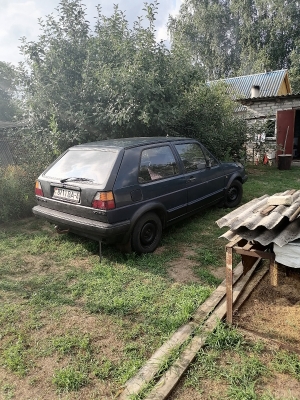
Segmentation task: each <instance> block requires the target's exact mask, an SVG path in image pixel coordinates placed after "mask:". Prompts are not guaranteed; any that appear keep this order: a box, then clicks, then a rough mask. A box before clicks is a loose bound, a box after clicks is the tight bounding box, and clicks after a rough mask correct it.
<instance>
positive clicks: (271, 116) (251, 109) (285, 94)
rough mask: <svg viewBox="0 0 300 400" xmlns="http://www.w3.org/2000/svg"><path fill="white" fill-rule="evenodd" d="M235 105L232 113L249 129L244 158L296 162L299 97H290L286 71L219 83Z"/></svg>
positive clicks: (299, 155) (299, 136) (298, 153)
mask: <svg viewBox="0 0 300 400" xmlns="http://www.w3.org/2000/svg"><path fill="white" fill-rule="evenodd" d="M223 81H224V82H225V83H226V85H227V90H228V93H229V95H230V96H231V97H232V98H233V99H234V100H235V101H236V102H237V103H239V106H238V107H237V108H236V113H237V114H239V115H241V116H242V117H243V118H245V119H246V121H247V123H248V125H250V126H251V127H252V128H253V129H252V131H253V141H252V145H250V146H249V149H248V154H249V155H250V156H251V158H252V157H253V159H254V160H258V159H259V158H260V157H262V156H264V154H267V156H268V158H269V159H275V156H276V154H277V155H278V154H282V153H285V154H292V156H293V158H299V159H300V94H299V93H298V94H293V93H292V89H291V85H290V81H289V76H288V71H287V70H286V69H282V70H279V71H270V72H264V73H260V74H253V75H247V76H239V77H235V78H227V79H224V80H223Z"/></svg>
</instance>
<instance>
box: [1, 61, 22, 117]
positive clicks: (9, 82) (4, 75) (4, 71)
mask: <svg viewBox="0 0 300 400" xmlns="http://www.w3.org/2000/svg"><path fill="white" fill-rule="evenodd" d="M16 77H17V74H16V71H15V69H14V67H13V66H12V65H11V64H8V63H5V62H2V61H0V121H12V120H13V119H14V118H16V116H17V114H18V111H19V110H18V107H17V103H16V92H17V88H16Z"/></svg>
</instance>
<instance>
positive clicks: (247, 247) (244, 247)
mask: <svg viewBox="0 0 300 400" xmlns="http://www.w3.org/2000/svg"><path fill="white" fill-rule="evenodd" d="M252 247H253V243H250V242H248V243H247V244H245V246H243V249H244V250H251V249H252Z"/></svg>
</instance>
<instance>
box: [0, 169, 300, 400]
mask: <svg viewBox="0 0 300 400" xmlns="http://www.w3.org/2000/svg"><path fill="white" fill-rule="evenodd" d="M247 172H248V175H249V180H248V182H247V183H246V184H245V185H244V197H243V203H245V202H248V201H250V200H251V199H253V198H254V197H259V196H261V195H263V194H269V195H271V194H273V193H278V192H280V191H284V190H287V189H300V168H297V167H292V169H291V170H289V171H279V170H278V169H276V168H275V167H269V166H258V167H253V166H251V167H249V168H248V171H247ZM229 211H230V210H228V209H227V210H226V209H222V208H212V209H209V210H207V211H205V212H203V213H200V214H198V215H196V216H194V217H192V218H190V219H189V220H187V221H184V222H182V223H179V224H177V225H174V226H172V227H171V228H169V229H167V230H166V231H165V232H164V234H163V240H162V243H161V247H160V248H159V249H158V250H157V251H156V252H155V253H154V254H150V255H144V256H141V257H138V256H136V255H135V254H122V253H120V252H119V251H118V250H117V249H116V248H114V247H108V246H103V259H102V263H101V264H100V263H99V257H98V244H97V243H95V242H92V241H88V240H85V239H82V238H79V237H76V236H72V235H57V234H56V233H55V232H54V230H53V227H52V226H51V225H50V224H48V223H46V222H44V221H41V220H38V219H34V218H29V219H26V220H21V221H18V222H15V223H12V224H5V225H1V226H0V239H1V241H0V302H1V306H0V399H22V400H23V399H43V400H45V399H46V400H47V399H83V400H84V399H110V398H114V397H115V396H116V395H117V394H118V392H119V391H120V390H121V389H122V385H123V384H124V383H125V382H126V381H127V380H128V379H129V378H130V377H132V376H133V375H134V374H135V373H136V372H137V370H138V369H139V368H140V367H141V366H142V365H143V363H144V362H145V361H146V360H147V358H149V357H150V356H151V354H152V353H153V352H154V351H155V350H156V349H157V348H158V347H159V346H160V345H161V344H162V343H163V342H164V341H165V340H166V339H167V338H168V337H169V336H170V335H171V334H172V333H173V332H174V331H175V330H176V329H177V328H178V327H179V326H181V325H182V324H184V323H186V322H187V321H188V320H189V318H190V316H191V315H192V314H193V312H194V311H195V309H196V308H197V307H198V306H199V305H200V304H201V303H203V301H204V300H205V299H206V298H207V297H209V296H210V294H211V293H212V292H213V291H214V289H215V288H216V286H217V285H218V284H219V283H220V281H221V279H220V278H218V273H217V271H220V270H223V268H224V246H225V244H226V242H225V241H224V239H219V238H218V237H219V236H220V235H221V234H222V233H223V232H225V231H226V228H224V229H219V228H218V226H217V225H216V224H215V221H216V220H217V219H219V218H221V217H222V216H223V215H225V214H226V213H228V212H229ZM174 265H176V271H177V272H178V275H179V273H180V271H181V270H182V271H184V270H185V269H186V268H187V266H188V267H189V270H190V275H189V278H190V279H181V280H180V279H177V277H176V274H175V275H174ZM176 271H175V272H176ZM166 364H167V363H166ZM299 371H300V359H299V358H298V356H295V355H294V354H289V353H283V352H280V353H279V352H275V353H270V351H269V350H268V349H266V348H264V346H263V345H261V344H257V343H246V342H245V341H244V340H243V338H242V337H241V335H240V334H239V333H238V332H236V331H235V330H231V329H226V328H225V327H224V326H223V325H220V327H219V328H218V330H217V332H216V333H215V334H214V335H212V337H211V338H210V340H209V345H208V347H207V348H205V350H204V351H203V352H201V353H200V354H199V355H198V357H197V360H196V361H195V363H194V364H193V366H191V368H190V370H189V371H188V374H187V376H186V378H185V386H184V387H182V390H183V391H184V390H186V392H185V394H184V395H183V394H178V396H179V397H174V399H175V398H178V399H179V398H182V399H189V398H190V399H193V398H194V399H196V398H198V397H195V396H196V394H195V393H197V396H198V395H199V396H200V397H199V398H202V399H210V398H211V399H213V398H218V399H245V400H247V399H249V400H251V399H254V400H255V399H263V400H271V399H277V398H278V399H279V398H280V399H281V400H282V399H283V397H276V395H275V394H274V393H273V392H272V390H271V391H270V390H269V389H268V388H270V387H271V388H272V387H274V385H273V386H272V384H270V385H269V386H268V382H269V383H270V382H271V381H272V380H274V377H276V376H277V375H276V374H281V376H287V381H290V380H295V381H296V382H298V379H300V373H299ZM282 379H283V378H282ZM212 380H215V381H216V382H219V384H216V385H215V386H214V385H213V384H212V383H210V386H209V390H208V392H209V393H208V392H207V390H206V389H207V385H208V383H207V382H210V381H211V382H212ZM275 386H276V385H275ZM180 393H183V392H180ZM201 393H202V394H201ZM180 396H182V397H180ZM189 396H190V397H189ZM201 396H202V397H201ZM209 396H212V397H209ZM213 396H216V397H213ZM139 398H142V397H139ZM293 398H296V397H292V395H291V396H290V397H286V399H293ZM298 398H300V396H299V397H298Z"/></svg>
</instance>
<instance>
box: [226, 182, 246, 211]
mask: <svg viewBox="0 0 300 400" xmlns="http://www.w3.org/2000/svg"><path fill="white" fill-rule="evenodd" d="M242 196H243V185H242V184H241V182H240V181H238V180H234V181H233V182H232V183H231V185H230V186H229V188H228V189H227V191H226V198H225V206H226V207H236V206H237V205H239V204H240V202H241V200H242Z"/></svg>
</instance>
